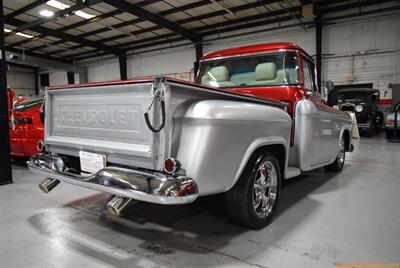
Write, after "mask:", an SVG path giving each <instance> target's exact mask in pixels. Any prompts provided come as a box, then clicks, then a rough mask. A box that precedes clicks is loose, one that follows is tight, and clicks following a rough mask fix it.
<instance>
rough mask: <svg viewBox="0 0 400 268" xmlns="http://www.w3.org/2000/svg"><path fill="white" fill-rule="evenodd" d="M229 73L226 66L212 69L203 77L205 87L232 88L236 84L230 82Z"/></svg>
mask: <svg viewBox="0 0 400 268" xmlns="http://www.w3.org/2000/svg"><path fill="white" fill-rule="evenodd" d="M229 79H230V78H229V71H228V68H226V67H225V66H216V67H213V68H211V69H210V70H209V71H208V72H207V73H205V74H204V75H203V76H202V77H201V83H202V84H203V85H210V86H213V87H230V86H234V85H235V84H234V83H232V82H231V81H229Z"/></svg>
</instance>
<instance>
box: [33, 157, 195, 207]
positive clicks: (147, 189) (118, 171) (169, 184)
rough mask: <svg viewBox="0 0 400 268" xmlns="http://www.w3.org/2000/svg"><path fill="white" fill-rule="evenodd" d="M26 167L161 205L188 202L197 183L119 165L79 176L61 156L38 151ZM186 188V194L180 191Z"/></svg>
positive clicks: (58, 177)
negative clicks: (69, 168) (68, 166)
mask: <svg viewBox="0 0 400 268" xmlns="http://www.w3.org/2000/svg"><path fill="white" fill-rule="evenodd" d="M27 164H28V167H29V170H31V171H32V172H34V173H36V174H39V175H41V176H44V177H47V178H52V179H57V180H60V181H63V182H67V183H70V184H74V185H78V186H82V187H86V188H90V189H94V190H98V191H102V192H106V193H110V194H113V195H118V196H123V197H126V198H131V199H135V200H139V201H145V202H150V203H156V204H163V205H176V204H188V203H192V202H193V201H194V200H196V198H197V196H198V190H197V184H196V182H195V181H194V180H193V179H191V178H188V177H183V176H182V177H173V176H168V175H165V174H163V173H152V172H144V171H139V170H134V169H126V168H120V167H105V168H103V169H101V170H99V171H98V172H96V173H94V174H91V175H88V176H82V175H79V174H74V173H71V172H69V170H68V168H67V167H66V166H65V164H64V162H63V160H62V159H61V158H60V157H54V156H50V155H47V154H38V155H36V156H34V157H32V158H31V159H30V160H29V161H28V163H27ZM185 191H188V192H190V194H189V195H183V196H181V194H182V193H183V192H185Z"/></svg>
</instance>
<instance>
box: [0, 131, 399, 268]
mask: <svg viewBox="0 0 400 268" xmlns="http://www.w3.org/2000/svg"><path fill="white" fill-rule="evenodd" d="M347 157H348V160H347V162H346V167H345V169H344V171H343V172H341V173H339V174H333V173H325V172H324V170H323V169H319V170H317V171H315V172H311V173H308V174H306V175H303V176H302V177H300V178H295V179H292V180H291V181H290V182H288V183H286V185H285V186H284V188H283V190H282V197H281V203H280V207H279V211H278V213H277V215H276V217H275V220H274V221H273V222H272V224H271V225H270V226H268V227H266V228H264V229H263V230H260V231H249V230H246V229H244V228H240V227H237V226H234V225H231V224H229V223H228V222H227V221H226V220H225V219H224V218H216V217H214V216H213V214H211V213H209V212H208V210H207V207H208V206H209V203H208V202H207V201H206V200H200V201H198V202H196V203H194V204H192V205H189V206H174V207H163V206H157V205H151V204H144V203H138V204H135V205H134V206H133V207H131V208H130V209H129V211H128V213H127V215H126V216H124V217H123V218H113V217H110V216H108V215H107V214H106V211H105V210H104V205H105V203H106V201H107V200H108V198H109V196H108V195H106V194H101V193H98V192H94V191H91V190H87V189H83V188H78V187H75V186H72V185H68V184H62V185H60V186H58V187H57V188H56V189H55V190H53V191H52V192H51V193H50V194H43V193H41V192H40V190H39V189H38V187H37V184H38V182H39V180H40V178H39V177H37V176H35V175H33V174H31V173H30V172H29V171H28V170H27V169H26V168H25V167H23V166H18V165H17V166H14V182H15V183H13V184H10V185H6V186H1V187H0V215H1V216H0V227H1V228H0V267H96V268H98V267H198V266H201V267H214V266H225V267H247V266H256V267H274V268H279V267H291V268H292V267H307V268H310V267H335V263H336V262H377V261H379V262H400V144H388V143H387V142H386V141H385V140H384V139H383V138H374V139H362V140H361V141H360V145H359V149H358V151H356V152H354V153H352V154H348V155H347ZM390 267H392V266H390ZM396 267H397V266H396Z"/></svg>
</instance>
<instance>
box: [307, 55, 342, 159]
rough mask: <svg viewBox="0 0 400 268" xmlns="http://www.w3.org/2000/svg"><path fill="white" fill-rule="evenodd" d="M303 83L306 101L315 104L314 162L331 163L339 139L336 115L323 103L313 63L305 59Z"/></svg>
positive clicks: (313, 131)
mask: <svg viewBox="0 0 400 268" xmlns="http://www.w3.org/2000/svg"><path fill="white" fill-rule="evenodd" d="M303 81H304V87H305V90H306V91H307V94H306V99H307V100H309V101H310V102H311V103H312V104H313V113H312V123H311V124H312V132H311V133H312V137H310V138H311V139H312V140H313V142H312V144H313V154H312V155H313V157H312V158H313V160H312V161H311V162H312V165H313V166H314V165H315V166H316V165H319V164H323V163H324V162H329V161H331V160H332V159H333V158H334V156H335V155H336V154H337V151H336V150H337V144H338V139H336V138H335V136H336V135H335V130H334V125H335V123H334V114H335V113H333V112H332V111H331V110H330V107H328V106H326V105H325V104H324V102H323V101H322V98H321V95H320V94H319V93H318V91H317V87H316V84H315V72H314V65H313V63H312V62H311V61H310V60H308V59H307V58H305V57H303Z"/></svg>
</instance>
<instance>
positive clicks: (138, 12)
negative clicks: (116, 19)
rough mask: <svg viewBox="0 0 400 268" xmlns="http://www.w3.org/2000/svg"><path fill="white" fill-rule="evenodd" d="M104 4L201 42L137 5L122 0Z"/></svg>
mask: <svg viewBox="0 0 400 268" xmlns="http://www.w3.org/2000/svg"><path fill="white" fill-rule="evenodd" d="M104 2H105V3H107V4H109V5H112V6H114V7H116V8H118V9H121V10H124V11H125V12H128V13H130V14H132V15H134V16H137V17H139V18H142V19H145V20H147V21H149V22H152V23H154V24H156V25H159V26H162V27H163V28H165V29H168V30H170V31H172V32H174V33H176V34H178V35H181V36H183V37H185V38H186V39H188V40H190V41H192V42H198V41H200V40H201V36H200V35H198V34H197V33H195V32H194V31H192V30H189V29H186V28H184V27H182V26H181V25H180V24H178V23H176V22H172V21H169V20H167V19H165V18H164V17H162V16H160V15H158V14H154V13H151V12H149V11H147V10H145V9H143V8H142V7H140V6H139V5H136V4H131V3H128V2H125V1H124V0H104Z"/></svg>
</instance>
